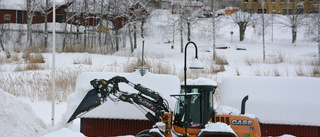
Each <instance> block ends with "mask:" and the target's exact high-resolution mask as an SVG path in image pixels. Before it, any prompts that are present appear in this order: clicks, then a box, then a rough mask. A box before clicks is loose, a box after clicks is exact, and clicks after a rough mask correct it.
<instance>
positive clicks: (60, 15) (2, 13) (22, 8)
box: [0, 0, 149, 29]
mask: <svg viewBox="0 0 320 137" xmlns="http://www.w3.org/2000/svg"><path fill="white" fill-rule="evenodd" d="M9 4H15V5H8V4H6V3H4V6H0V24H3V23H18V24H27V19H28V18H27V17H28V14H27V10H26V9H27V8H26V1H25V0H17V1H15V2H13V3H9ZM72 4H73V2H69V3H60V4H58V5H57V6H56V22H58V23H63V22H66V20H67V19H66V17H67V14H69V17H71V16H72V18H69V19H68V24H73V25H80V26H85V25H87V26H97V25H98V24H99V23H100V21H101V19H100V18H99V17H100V16H99V14H97V13H88V15H86V17H85V15H84V13H82V12H75V11H74V12H72V13H70V12H69V13H67V12H66V9H67V8H68V7H69V6H71V5H72ZM52 9H53V8H50V9H48V11H50V12H49V14H48V22H49V23H50V22H52V21H53V19H52V17H53V12H52ZM40 11H41V10H40V9H36V10H35V11H34V16H33V19H32V24H36V23H45V16H44V13H43V12H40ZM124 12H127V13H124V15H117V16H116V17H112V15H103V16H102V19H106V20H109V21H111V22H112V24H113V26H114V28H113V29H120V28H122V27H123V26H124V25H125V24H126V23H127V22H128V17H127V16H126V15H125V14H128V15H129V16H133V17H130V18H131V19H133V20H134V19H135V20H141V19H140V18H141V17H146V16H148V15H149V12H148V11H147V10H145V8H144V7H143V6H142V5H141V4H140V3H135V4H134V5H132V7H130V8H129V9H127V10H125V11H124ZM137 15H138V16H137ZM85 18H87V20H86V21H85ZM85 23H87V24H85Z"/></svg>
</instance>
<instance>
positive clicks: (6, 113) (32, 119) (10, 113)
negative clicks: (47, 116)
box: [0, 89, 46, 137]
mask: <svg viewBox="0 0 320 137" xmlns="http://www.w3.org/2000/svg"><path fill="white" fill-rule="evenodd" d="M0 100H1V104H0V117H1V119H0V129H1V136H4V137H34V136H38V135H39V134H41V133H43V132H45V129H46V125H45V124H44V123H43V121H41V119H40V118H39V117H38V116H37V115H36V114H35V113H34V112H33V111H32V108H31V107H30V106H29V105H28V104H25V103H22V102H21V101H20V100H19V99H18V98H17V97H15V96H14V95H11V94H9V93H7V92H5V91H4V90H3V89H0Z"/></svg>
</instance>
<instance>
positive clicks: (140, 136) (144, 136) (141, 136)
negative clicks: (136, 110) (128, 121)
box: [136, 134, 154, 137]
mask: <svg viewBox="0 0 320 137" xmlns="http://www.w3.org/2000/svg"><path fill="white" fill-rule="evenodd" d="M136 137H154V136H153V135H150V134H140V135H137V136H136Z"/></svg>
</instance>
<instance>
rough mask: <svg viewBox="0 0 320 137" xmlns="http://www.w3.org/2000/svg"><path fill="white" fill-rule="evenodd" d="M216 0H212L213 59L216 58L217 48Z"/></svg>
mask: <svg viewBox="0 0 320 137" xmlns="http://www.w3.org/2000/svg"><path fill="white" fill-rule="evenodd" d="M214 3H215V0H212V14H213V15H212V49H213V50H212V60H215V54H214V52H215V48H216V12H215V7H214V5H215V4H214Z"/></svg>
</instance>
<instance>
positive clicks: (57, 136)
mask: <svg viewBox="0 0 320 137" xmlns="http://www.w3.org/2000/svg"><path fill="white" fill-rule="evenodd" d="M42 137H85V135H83V134H82V133H80V132H74V131H71V130H70V129H68V128H62V129H59V130H57V131H54V132H51V133H49V134H46V135H44V136H42Z"/></svg>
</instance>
